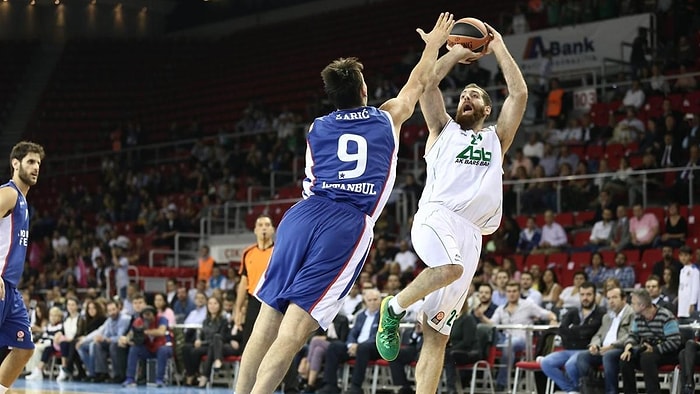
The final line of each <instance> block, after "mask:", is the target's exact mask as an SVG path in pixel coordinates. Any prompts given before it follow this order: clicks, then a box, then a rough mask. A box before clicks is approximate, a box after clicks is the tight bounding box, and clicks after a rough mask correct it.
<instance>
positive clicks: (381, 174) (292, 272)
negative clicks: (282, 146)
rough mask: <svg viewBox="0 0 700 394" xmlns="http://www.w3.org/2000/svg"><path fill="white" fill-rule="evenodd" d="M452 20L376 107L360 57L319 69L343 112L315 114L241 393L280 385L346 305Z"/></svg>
mask: <svg viewBox="0 0 700 394" xmlns="http://www.w3.org/2000/svg"><path fill="white" fill-rule="evenodd" d="M453 25H454V21H453V16H452V15H451V14H449V13H443V14H441V15H440V17H439V18H438V20H437V22H436V24H435V27H434V28H433V30H432V31H431V32H430V33H428V34H427V36H428V40H427V41H426V42H427V43H426V46H425V49H424V50H423V54H422V56H421V59H420V60H419V62H418V64H417V65H416V67H415V68H414V69H413V71H412V72H411V75H410V76H409V78H408V81H407V82H406V85H405V86H404V87H403V88H402V89H401V91H400V92H399V93H398V95H397V97H396V98H393V99H390V100H388V101H387V102H385V103H384V104H382V105H381V106H380V107H379V108H374V107H371V106H367V85H366V84H365V80H364V76H363V74H362V70H363V67H362V64H361V63H359V62H358V61H357V59H355V58H348V59H342V58H341V59H338V60H335V61H333V62H331V64H329V65H328V66H327V67H326V68H324V70H323V71H322V72H321V76H322V78H323V82H324V85H325V90H326V93H327V95H328V97H329V99H330V101H331V102H332V103H333V104H334V106H335V108H337V110H336V111H334V112H331V113H330V114H328V115H326V116H323V117H320V118H317V119H316V120H315V121H314V122H313V124H312V125H311V128H310V130H309V133H308V135H307V150H306V179H305V180H304V191H303V197H304V199H303V200H302V201H301V202H299V203H297V204H296V205H294V206H293V207H292V208H290V209H289V211H287V213H286V214H285V216H284V217H283V218H282V221H281V222H280V224H279V227H278V231H277V239H276V241H275V249H274V251H273V252H272V256H271V259H270V264H269V265H268V268H267V270H266V272H265V274H264V275H263V277H262V279H261V280H260V282H259V283H258V287H257V289H256V296H257V297H258V298H259V299H260V300H261V301H262V303H263V304H262V308H261V310H260V314H259V315H258V318H257V320H256V322H255V326H254V328H253V333H252V336H251V338H250V339H249V340H248V343H247V345H246V348H245V350H244V353H243V359H242V364H241V369H240V372H239V378H238V383H237V386H236V392H237V393H243V394H248V393H251V392H254V393H271V392H273V391H274V389H275V387H277V385H278V384H279V383H280V381H281V380H282V378H283V376H284V374H285V372H286V371H287V369H288V367H289V365H290V364H291V361H292V358H293V357H294V355H295V354H296V353H297V352H298V351H299V350H300V349H301V347H302V346H303V344H304V343H305V341H306V340H307V339H308V337H309V335H310V334H311V333H312V332H313V331H315V330H316V329H317V328H318V327H319V326H320V327H322V328H323V329H326V328H327V327H328V326H329V324H330V323H331V322H332V320H333V318H334V317H335V315H336V314H337V313H338V311H339V310H340V308H341V306H342V303H343V299H344V298H345V296H346V295H347V294H348V292H349V291H350V288H352V285H353V283H354V282H355V279H356V278H357V276H358V275H359V274H360V271H361V270H362V266H363V265H364V262H365V260H366V258H367V254H368V253H369V249H370V246H371V244H372V236H373V229H374V223H375V221H376V220H377V217H378V216H379V214H380V213H381V211H382V209H383V208H384V205H385V204H386V201H387V199H388V197H389V193H390V192H391V189H392V188H393V185H394V179H395V177H396V158H397V150H398V133H399V131H400V128H401V125H402V124H403V122H404V121H406V120H407V119H408V118H409V117H410V116H411V115H412V114H413V110H414V108H415V105H416V103H417V102H418V99H419V98H420V96H421V94H422V93H423V90H424V86H426V85H427V84H428V83H429V81H430V80H431V79H432V78H433V76H434V70H433V69H434V66H435V62H436V58H437V54H438V50H439V48H440V47H441V46H442V45H443V44H444V43H445V41H446V40H447V37H448V35H449V32H450V31H451V29H452V26H453ZM420 32H421V33H423V32H422V30H420ZM423 34H425V33H423Z"/></svg>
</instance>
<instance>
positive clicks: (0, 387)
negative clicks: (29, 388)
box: [0, 384, 10, 394]
mask: <svg viewBox="0 0 700 394" xmlns="http://www.w3.org/2000/svg"><path fill="white" fill-rule="evenodd" d="M9 389H10V388H9V387H5V386H3V385H1V384H0V394H5V393H6V392H7V390H9Z"/></svg>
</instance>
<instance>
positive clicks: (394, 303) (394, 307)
mask: <svg viewBox="0 0 700 394" xmlns="http://www.w3.org/2000/svg"><path fill="white" fill-rule="evenodd" d="M389 307H390V308H391V311H392V312H394V314H395V315H400V314H402V313H403V312H404V311H405V310H406V308H402V307H401V305H399V300H397V299H396V297H394V298H392V299H391V300H389Z"/></svg>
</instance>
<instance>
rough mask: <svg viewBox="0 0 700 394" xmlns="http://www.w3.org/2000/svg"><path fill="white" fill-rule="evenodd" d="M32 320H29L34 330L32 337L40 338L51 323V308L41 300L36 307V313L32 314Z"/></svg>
mask: <svg viewBox="0 0 700 394" xmlns="http://www.w3.org/2000/svg"><path fill="white" fill-rule="evenodd" d="M31 317H32V320H31V321H30V322H29V324H30V326H31V331H32V338H39V337H40V336H41V334H42V333H43V332H44V329H45V328H46V325H47V324H49V308H47V307H46V303H45V302H44V301H39V302H37V303H36V306H35V307H34V313H33V314H32V315H31Z"/></svg>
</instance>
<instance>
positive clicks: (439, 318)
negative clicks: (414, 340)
mask: <svg viewBox="0 0 700 394" xmlns="http://www.w3.org/2000/svg"><path fill="white" fill-rule="evenodd" d="M444 318H445V312H443V311H440V312H438V313H437V314H436V315H435V316H433V318H432V319H430V321H431V322H433V324H439V323H440V322H441V321H442V319H444Z"/></svg>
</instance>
